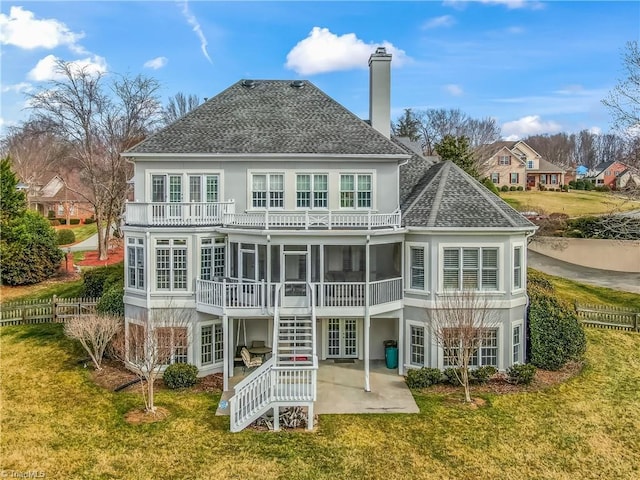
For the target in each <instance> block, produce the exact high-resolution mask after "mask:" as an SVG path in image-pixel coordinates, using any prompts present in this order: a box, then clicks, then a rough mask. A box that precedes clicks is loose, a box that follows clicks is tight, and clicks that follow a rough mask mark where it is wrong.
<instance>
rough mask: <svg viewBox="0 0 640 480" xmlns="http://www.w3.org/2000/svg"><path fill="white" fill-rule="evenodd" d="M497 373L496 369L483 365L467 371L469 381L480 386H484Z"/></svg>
mask: <svg viewBox="0 0 640 480" xmlns="http://www.w3.org/2000/svg"><path fill="white" fill-rule="evenodd" d="M496 373H498V369H497V368H496V367H493V366H491V365H485V366H483V367H478V368H474V369H473V370H470V371H469V374H470V375H471V381H472V382H473V383H478V384H480V385H484V384H485V383H487V382H488V381H489V379H490V378H491V377H492V376H494V375H495V374H496Z"/></svg>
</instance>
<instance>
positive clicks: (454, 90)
mask: <svg viewBox="0 0 640 480" xmlns="http://www.w3.org/2000/svg"><path fill="white" fill-rule="evenodd" d="M444 90H445V91H446V92H447V93H449V95H453V96H454V97H459V96H460V95H462V94H463V93H464V90H462V87H461V86H460V85H456V84H455V83H450V84H449V85H445V86H444Z"/></svg>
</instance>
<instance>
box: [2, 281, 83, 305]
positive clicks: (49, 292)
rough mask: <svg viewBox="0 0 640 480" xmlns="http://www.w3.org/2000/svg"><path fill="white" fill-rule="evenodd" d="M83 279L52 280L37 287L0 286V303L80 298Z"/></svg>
mask: <svg viewBox="0 0 640 480" xmlns="http://www.w3.org/2000/svg"><path fill="white" fill-rule="evenodd" d="M82 287H83V285H82V279H80V278H78V279H77V280H72V281H69V279H68V278H66V277H60V278H52V279H49V280H45V281H44V282H41V283H37V284H36V285H24V286H19V287H12V286H9V285H0V303H5V302H13V301H18V300H40V299H44V298H51V297H52V296H53V295H57V296H59V297H80V296H81V295H82Z"/></svg>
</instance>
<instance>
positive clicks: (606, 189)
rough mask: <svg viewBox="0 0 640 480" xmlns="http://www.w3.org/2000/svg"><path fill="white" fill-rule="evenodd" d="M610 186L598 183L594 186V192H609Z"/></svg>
mask: <svg viewBox="0 0 640 480" xmlns="http://www.w3.org/2000/svg"><path fill="white" fill-rule="evenodd" d="M610 191H611V187H609V185H598V186H597V187H596V192H610Z"/></svg>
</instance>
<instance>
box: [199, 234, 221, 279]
mask: <svg viewBox="0 0 640 480" xmlns="http://www.w3.org/2000/svg"><path fill="white" fill-rule="evenodd" d="M224 260H225V245H224V239H223V238H216V239H213V238H203V239H202V240H201V242H200V279H201V280H214V279H215V278H217V277H224V276H225V274H224Z"/></svg>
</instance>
